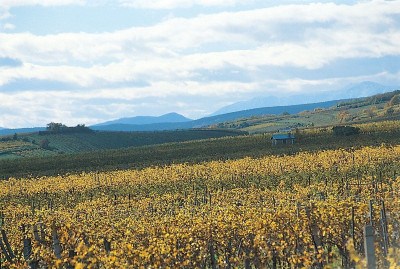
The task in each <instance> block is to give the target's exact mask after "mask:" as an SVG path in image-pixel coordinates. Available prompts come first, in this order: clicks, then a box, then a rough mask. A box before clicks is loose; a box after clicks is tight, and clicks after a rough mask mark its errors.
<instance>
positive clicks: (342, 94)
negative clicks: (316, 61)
mask: <svg viewBox="0 0 400 269" xmlns="http://www.w3.org/2000/svg"><path fill="white" fill-rule="evenodd" d="M399 88H400V87H398V86H385V85H382V84H379V83H375V82H371V81H365V82H362V83H359V84H356V85H354V86H351V87H350V88H346V89H342V90H339V91H329V92H322V93H318V94H301V95H292V96H287V97H276V96H268V97H256V98H253V99H251V100H248V101H242V102H237V103H234V104H231V105H228V106H225V107H222V108H221V109H219V110H218V111H216V112H214V113H213V114H212V116H214V115H220V114H226V113H230V112H235V111H241V110H248V109H253V108H259V107H271V106H290V105H297V104H307V103H318V102H324V101H328V100H340V99H351V98H360V97H367V96H371V95H374V94H379V93H384V92H389V91H394V90H397V89H399Z"/></svg>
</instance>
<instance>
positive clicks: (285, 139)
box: [271, 133, 295, 145]
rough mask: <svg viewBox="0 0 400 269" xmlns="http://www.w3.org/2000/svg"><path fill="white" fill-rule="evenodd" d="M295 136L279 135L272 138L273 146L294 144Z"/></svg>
mask: <svg viewBox="0 0 400 269" xmlns="http://www.w3.org/2000/svg"><path fill="white" fill-rule="evenodd" d="M294 139H295V137H294V135H293V134H292V133H287V134H278V135H273V136H272V137H271V141H272V144H274V145H277V144H294Z"/></svg>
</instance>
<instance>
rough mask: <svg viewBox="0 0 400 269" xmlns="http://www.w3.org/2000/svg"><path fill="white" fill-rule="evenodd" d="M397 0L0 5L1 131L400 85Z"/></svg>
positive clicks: (201, 111)
mask: <svg viewBox="0 0 400 269" xmlns="http://www.w3.org/2000/svg"><path fill="white" fill-rule="evenodd" d="M399 60H400V1H382V0H373V1H318V2H317V1H306V0H291V1H290V0H286V1H285V0H283V1H282V0H281V1H265V0H262V1H261V0H247V1H239V0H96V1H95V0H18V1H16V0H0V115H1V117H0V126H3V127H32V126H44V125H45V124H46V123H48V122H51V121H55V122H62V123H65V124H68V125H75V124H78V123H85V124H88V125H90V124H94V123H98V122H102V121H106V120H111V119H116V118H120V117H130V116H138V115H153V116H159V115H162V114H165V113H168V112H177V113H181V114H183V115H185V116H187V117H190V118H199V117H202V116H206V115H209V114H211V113H213V112H214V111H216V110H218V109H219V108H221V107H222V106H225V105H228V104H231V103H234V102H238V101H243V100H249V99H252V98H254V97H257V96H260V97H263V96H271V95H273V96H281V95H283V96H288V95H297V94H302V93H304V94H308V93H321V92H324V91H335V90H340V89H343V88H346V87H349V86H350V85H353V84H356V83H359V82H362V81H374V82H378V83H382V84H386V85H400V76H399V75H400V61H399Z"/></svg>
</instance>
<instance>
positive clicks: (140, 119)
mask: <svg viewBox="0 0 400 269" xmlns="http://www.w3.org/2000/svg"><path fill="white" fill-rule="evenodd" d="M186 121H191V119H188V118H186V117H184V116H182V115H180V114H178V113H175V112H171V113H168V114H164V115H161V116H159V117H154V116H136V117H128V118H120V119H116V120H112V121H107V122H103V123H99V124H96V125H94V126H102V125H110V124H133V125H143V124H154V123H167V122H171V123H172V122H186Z"/></svg>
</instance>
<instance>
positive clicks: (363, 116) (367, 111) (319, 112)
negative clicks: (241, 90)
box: [212, 91, 400, 134]
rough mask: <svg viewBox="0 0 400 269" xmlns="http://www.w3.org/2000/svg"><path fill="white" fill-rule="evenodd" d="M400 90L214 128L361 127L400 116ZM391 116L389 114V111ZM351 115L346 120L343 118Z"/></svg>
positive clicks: (260, 130) (256, 130) (261, 130)
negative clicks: (326, 106) (325, 107)
mask: <svg viewBox="0 0 400 269" xmlns="http://www.w3.org/2000/svg"><path fill="white" fill-rule="evenodd" d="M399 102H400V95H399V91H394V92H390V93H385V94H380V95H374V96H371V97H366V98H360V99H354V100H349V101H344V102H341V103H339V105H338V106H334V107H331V108H329V109H320V108H316V109H314V110H313V111H302V112H300V113H298V114H293V115H264V116H253V117H250V118H240V119H237V120H235V121H227V122H223V123H219V124H215V125H212V127H218V128H226V129H231V130H232V129H233V130H243V131H246V132H249V133H250V134H255V133H266V132H267V133H273V132H277V131H278V130H279V129H285V128H292V129H304V128H310V127H324V126H333V125H338V124H339V125H340V124H341V125H343V124H347V125H348V124H357V123H364V122H374V121H382V120H394V119H398V118H399V117H400V106H399ZM388 111H389V112H390V113H389V112H388ZM341 113H347V114H346V117H340V115H341Z"/></svg>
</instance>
